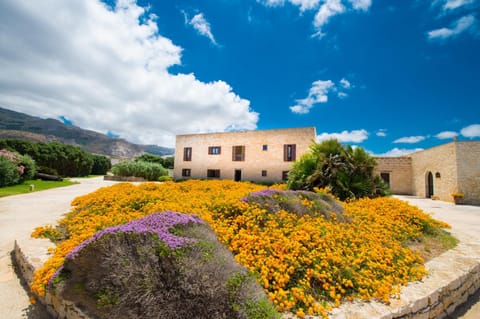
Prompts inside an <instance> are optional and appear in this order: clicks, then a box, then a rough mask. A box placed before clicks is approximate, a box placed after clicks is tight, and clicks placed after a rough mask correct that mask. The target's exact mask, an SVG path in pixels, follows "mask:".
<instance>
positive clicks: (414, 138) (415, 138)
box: [393, 136, 425, 144]
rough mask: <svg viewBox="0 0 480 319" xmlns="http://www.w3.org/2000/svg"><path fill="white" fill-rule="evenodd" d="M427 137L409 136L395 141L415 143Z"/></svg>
mask: <svg viewBox="0 0 480 319" xmlns="http://www.w3.org/2000/svg"><path fill="white" fill-rule="evenodd" d="M424 139H425V136H408V137H402V138H399V139H396V140H395V141H393V143H406V144H415V143H418V142H421V141H423V140H424Z"/></svg>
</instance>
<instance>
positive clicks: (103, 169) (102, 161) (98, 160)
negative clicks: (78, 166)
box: [92, 155, 112, 175]
mask: <svg viewBox="0 0 480 319" xmlns="http://www.w3.org/2000/svg"><path fill="white" fill-rule="evenodd" d="M110 168H112V162H111V161H110V159H109V158H108V157H106V156H104V155H93V166H92V174H94V175H105V174H107V172H108V170H109V169H110Z"/></svg>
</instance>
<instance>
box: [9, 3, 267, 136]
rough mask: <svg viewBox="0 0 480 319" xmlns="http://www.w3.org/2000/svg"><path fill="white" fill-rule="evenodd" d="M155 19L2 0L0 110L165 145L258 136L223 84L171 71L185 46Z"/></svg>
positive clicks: (86, 6) (246, 108)
mask: <svg viewBox="0 0 480 319" xmlns="http://www.w3.org/2000/svg"><path fill="white" fill-rule="evenodd" d="M52 12H55V19H52V18H51V13H52ZM155 19H156V17H155V16H153V15H149V12H148V11H147V9H145V8H142V7H140V6H138V5H137V4H136V3H135V1H133V0H120V1H118V4H117V5H116V7H115V8H113V9H112V8H109V7H107V6H106V5H105V4H104V3H103V2H100V1H99V0H90V1H63V0H49V1H43V2H42V4H41V5H40V4H38V3H37V2H36V1H29V0H16V1H0V30H2V31H1V36H0V70H2V71H1V72H0V105H2V106H3V107H6V108H8V109H12V110H16V111H20V112H25V113H28V114H31V115H35V116H40V117H51V118H59V116H65V117H68V119H69V120H71V121H73V123H74V124H75V125H78V126H80V127H83V128H88V129H92V130H95V131H99V132H103V133H106V132H112V133H113V134H118V135H119V136H120V137H122V138H126V139H128V140H130V141H133V142H138V143H154V144H159V145H166V146H173V144H174V136H175V134H177V133H186V132H206V131H223V130H227V129H255V128H256V123H257V121H258V114H257V113H255V112H253V111H252V110H251V109H250V102H249V101H248V100H245V99H242V98H241V97H240V96H238V95H237V94H235V93H234V92H233V89H232V88H231V87H230V86H229V85H228V84H227V83H225V82H224V81H221V80H220V81H215V82H209V83H205V82H201V81H199V80H198V79H197V78H196V77H195V75H194V74H177V75H173V74H170V73H169V72H168V68H169V67H171V66H173V65H175V64H177V65H178V64H180V63H181V52H182V48H181V47H179V46H177V45H175V44H173V43H172V41H171V40H170V39H168V38H166V37H164V36H162V35H160V34H158V27H157V24H156V21H155Z"/></svg>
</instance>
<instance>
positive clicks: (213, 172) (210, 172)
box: [207, 169, 220, 178]
mask: <svg viewBox="0 0 480 319" xmlns="http://www.w3.org/2000/svg"><path fill="white" fill-rule="evenodd" d="M207 177H210V178H220V170H219V169H207Z"/></svg>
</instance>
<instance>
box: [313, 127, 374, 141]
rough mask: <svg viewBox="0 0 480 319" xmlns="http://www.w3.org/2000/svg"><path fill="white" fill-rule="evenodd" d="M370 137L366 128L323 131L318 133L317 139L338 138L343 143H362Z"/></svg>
mask: <svg viewBox="0 0 480 319" xmlns="http://www.w3.org/2000/svg"><path fill="white" fill-rule="evenodd" d="M367 138H368V132H367V131H366V130H364V129H361V130H353V131H346V130H345V131H342V132H340V133H322V134H320V135H317V141H318V142H321V141H326V140H331V139H336V140H338V141H339V142H341V143H348V142H352V143H361V142H363V141H365V140H366V139H367Z"/></svg>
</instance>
